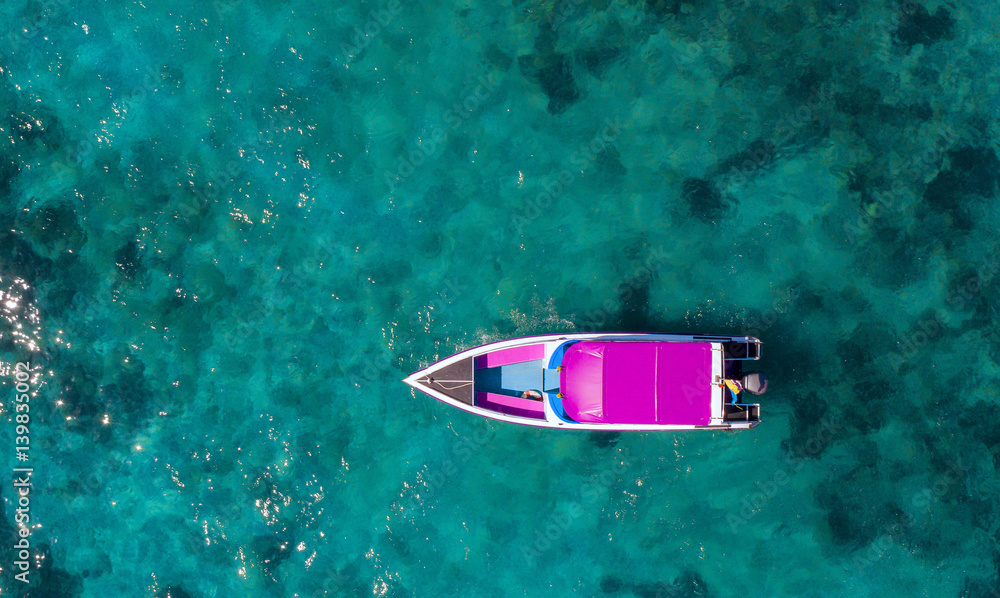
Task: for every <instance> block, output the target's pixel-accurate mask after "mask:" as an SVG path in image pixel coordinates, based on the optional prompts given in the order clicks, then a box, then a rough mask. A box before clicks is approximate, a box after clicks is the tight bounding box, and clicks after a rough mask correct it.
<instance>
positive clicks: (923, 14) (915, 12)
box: [896, 2, 955, 49]
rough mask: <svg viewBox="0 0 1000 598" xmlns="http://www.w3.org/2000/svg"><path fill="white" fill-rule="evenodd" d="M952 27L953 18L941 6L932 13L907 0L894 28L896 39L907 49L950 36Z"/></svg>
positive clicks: (953, 23)
mask: <svg viewBox="0 0 1000 598" xmlns="http://www.w3.org/2000/svg"><path fill="white" fill-rule="evenodd" d="M954 28H955V19H953V18H952V16H951V13H949V12H948V11H947V10H945V9H944V7H943V6H942V7H939V8H938V9H937V10H936V11H935V12H934V14H933V15H932V14H930V13H929V12H927V9H926V8H924V7H923V5H921V4H917V3H915V2H907V3H905V4H904V5H903V15H902V17H901V18H900V21H899V27H898V28H897V29H896V40H897V41H898V42H899V43H900V44H902V45H904V46H906V48H907V49H910V48H912V47H913V46H915V45H917V44H923V45H925V46H929V45H931V44H933V43H935V42H937V41H940V40H942V39H948V38H950V37H951V36H952V31H953V29H954Z"/></svg>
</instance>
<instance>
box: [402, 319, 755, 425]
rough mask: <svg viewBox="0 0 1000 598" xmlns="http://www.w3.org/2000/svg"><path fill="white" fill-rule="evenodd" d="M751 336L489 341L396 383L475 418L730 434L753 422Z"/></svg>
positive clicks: (551, 337)
mask: <svg viewBox="0 0 1000 598" xmlns="http://www.w3.org/2000/svg"><path fill="white" fill-rule="evenodd" d="M760 356H761V342H760V341H759V340H758V339H756V338H754V337H750V336H689V335H678V334H630V333H614V334H551V335H543V336H528V337H522V338H515V339H510V340H505V341H499V342H495V343H489V344H486V345H482V346H479V347H474V348H472V349H467V350H465V351H462V352H460V353H456V354H455V355H452V356H451V357H448V358H445V359H442V360H441V361H438V362H436V363H434V364H432V365H429V366H427V367H426V368H424V369H422V370H420V371H418V372H414V373H413V374H411V375H410V376H408V377H407V378H406V379H405V380H404V382H406V383H407V384H409V385H410V386H412V387H413V388H415V389H416V390H419V391H421V392H423V393H426V394H428V395H430V396H432V397H434V398H435V399H438V400H440V401H443V402H445V403H447V404H449V405H451V406H453V407H457V408H459V409H462V410H464V411H468V412H470V413H474V414H476V415H480V416H483V417H489V418H492V419H498V420H502V421H506V422H511V423H516V424H524V425H528V426H538V427H543V428H571V429H579V430H739V429H748V428H753V427H755V426H757V424H759V423H760V404H759V403H748V402H746V401H745V400H744V399H747V396H748V395H759V394H763V393H764V392H765V391H766V390H767V377H766V376H765V375H764V374H762V373H746V374H745V373H744V372H743V364H744V363H746V362H748V361H756V360H758V359H760Z"/></svg>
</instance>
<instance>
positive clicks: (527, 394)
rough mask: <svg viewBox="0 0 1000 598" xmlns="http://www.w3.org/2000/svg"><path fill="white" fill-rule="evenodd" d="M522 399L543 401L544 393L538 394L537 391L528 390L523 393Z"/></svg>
mask: <svg viewBox="0 0 1000 598" xmlns="http://www.w3.org/2000/svg"><path fill="white" fill-rule="evenodd" d="M521 398H522V399H531V400H532V401H541V400H542V393H540V392H538V391H537V390H526V391H524V392H523V393H521Z"/></svg>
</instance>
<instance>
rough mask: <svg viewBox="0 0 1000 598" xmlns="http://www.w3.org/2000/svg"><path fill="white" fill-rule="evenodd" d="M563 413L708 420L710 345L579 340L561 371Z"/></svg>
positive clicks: (609, 418) (597, 418) (642, 420)
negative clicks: (564, 411)
mask: <svg viewBox="0 0 1000 598" xmlns="http://www.w3.org/2000/svg"><path fill="white" fill-rule="evenodd" d="M559 381H560V385H559V386H560V390H561V392H562V394H563V395H564V396H563V400H562V403H563V407H564V408H565V409H566V415H568V416H569V417H571V418H573V419H574V420H576V421H578V422H581V423H605V424H612V423H613V424H678V425H707V424H708V423H709V420H710V419H711V417H712V403H711V400H712V345H711V343H684V342H627V341H608V342H598V341H584V342H579V343H574V344H573V345H572V346H570V347H569V348H567V349H566V354H565V356H564V357H563V360H562V371H561V372H560V378H559Z"/></svg>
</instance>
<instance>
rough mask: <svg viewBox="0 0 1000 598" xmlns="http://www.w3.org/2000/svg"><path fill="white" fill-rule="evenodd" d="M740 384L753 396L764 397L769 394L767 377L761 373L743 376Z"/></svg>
mask: <svg viewBox="0 0 1000 598" xmlns="http://www.w3.org/2000/svg"><path fill="white" fill-rule="evenodd" d="M740 384H742V385H743V390H745V391H747V392H749V393H751V394H755V395H762V394H764V393H765V392H767V376H765V375H764V374H763V373H761V372H754V373H753V374H747V375H746V376H743V379H742V380H741V381H740Z"/></svg>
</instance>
